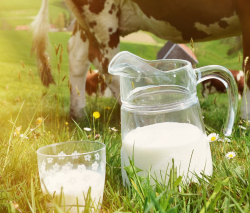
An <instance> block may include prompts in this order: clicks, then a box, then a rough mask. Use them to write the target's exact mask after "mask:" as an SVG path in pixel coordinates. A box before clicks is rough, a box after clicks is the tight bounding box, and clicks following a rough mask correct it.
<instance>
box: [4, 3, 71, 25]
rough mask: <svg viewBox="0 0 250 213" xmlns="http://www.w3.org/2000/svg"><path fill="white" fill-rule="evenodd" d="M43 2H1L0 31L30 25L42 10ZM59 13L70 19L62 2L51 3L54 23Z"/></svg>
mask: <svg viewBox="0 0 250 213" xmlns="http://www.w3.org/2000/svg"><path fill="white" fill-rule="evenodd" d="M41 3H42V1H41V0H39V1H37V0H35V1H29V0H23V1H18V0H10V1H1V2H0V29H2V28H3V29H15V27H16V26H18V25H29V24H30V23H31V22H32V20H33V17H35V16H36V15H37V13H38V11H39V9H40V6H41ZM59 13H64V14H65V15H66V17H67V18H69V10H68V9H67V7H66V5H65V3H64V2H63V1H60V0H50V1H49V15H50V20H51V21H52V23H53V22H54V21H55V19H56V18H57V17H58V14H59Z"/></svg>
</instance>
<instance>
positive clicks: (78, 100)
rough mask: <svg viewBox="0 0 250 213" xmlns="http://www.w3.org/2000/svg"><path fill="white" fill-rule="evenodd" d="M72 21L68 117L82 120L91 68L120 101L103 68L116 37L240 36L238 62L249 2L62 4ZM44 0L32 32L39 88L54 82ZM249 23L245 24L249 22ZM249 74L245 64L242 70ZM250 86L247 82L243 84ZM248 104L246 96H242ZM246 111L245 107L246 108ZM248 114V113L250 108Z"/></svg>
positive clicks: (247, 49) (182, 39) (73, 0)
mask: <svg viewBox="0 0 250 213" xmlns="http://www.w3.org/2000/svg"><path fill="white" fill-rule="evenodd" d="M65 3H66V4H67V6H68V8H69V9H70V10H71V11H72V12H73V13H74V15H75V17H76V24H75V27H74V30H73V33H72V36H71V38H70V39H69V42H68V48H67V49H68V55H69V81H70V84H71V85H72V87H71V88H72V89H71V94H70V115H71V117H73V118H81V117H82V115H83V108H84V106H85V97H84V94H85V81H86V76H87V71H88V69H89V66H90V64H91V63H92V64H94V66H95V67H96V68H97V69H98V70H99V72H100V74H101V76H104V77H105V82H106V83H107V85H108V87H109V88H110V90H111V91H112V92H113V94H114V96H115V97H116V98H118V97H119V93H120V91H119V77H118V76H113V78H112V81H111V76H110V74H109V73H108V64H109V62H110V61H111V59H112V58H113V56H114V55H115V54H117V53H118V52H119V42H120V40H119V37H120V36H125V35H127V34H129V33H132V32H136V31H138V30H144V31H148V32H151V33H153V34H154V35H156V36H158V37H160V38H162V39H165V40H171V41H172V42H174V43H188V42H189V41H190V39H191V38H192V39H193V40H194V42H199V41H210V40H215V39H221V38H225V37H230V36H238V35H241V34H242V43H243V57H244V58H246V57H247V56H249V55H250V39H249V37H250V13H249V11H250V1H247V0H219V1H218V0H174V1H173V0H155V1H152V0H65ZM48 20H49V19H48V0H43V2H42V7H41V9H40V11H39V13H38V15H37V16H36V18H35V20H34V22H33V23H32V27H33V47H32V49H33V51H34V52H35V53H36V55H37V58H38V61H39V63H38V64H39V67H40V76H41V80H42V82H43V84H44V85H45V86H49V84H51V83H54V79H53V77H52V75H51V71H50V65H49V62H48V55H47V53H46V48H47V43H48V37H47V30H48ZM248 22H249V23H248ZM244 68H245V69H246V70H249V69H250V64H249V63H246V66H244ZM247 86H248V87H250V80H248V81H247ZM77 88H78V89H79V92H80V93H81V94H83V95H81V96H79V95H78V91H77ZM247 95H248V96H249V99H250V92H249V90H248V91H247ZM245 107H246V106H245ZM249 111H250V108H249Z"/></svg>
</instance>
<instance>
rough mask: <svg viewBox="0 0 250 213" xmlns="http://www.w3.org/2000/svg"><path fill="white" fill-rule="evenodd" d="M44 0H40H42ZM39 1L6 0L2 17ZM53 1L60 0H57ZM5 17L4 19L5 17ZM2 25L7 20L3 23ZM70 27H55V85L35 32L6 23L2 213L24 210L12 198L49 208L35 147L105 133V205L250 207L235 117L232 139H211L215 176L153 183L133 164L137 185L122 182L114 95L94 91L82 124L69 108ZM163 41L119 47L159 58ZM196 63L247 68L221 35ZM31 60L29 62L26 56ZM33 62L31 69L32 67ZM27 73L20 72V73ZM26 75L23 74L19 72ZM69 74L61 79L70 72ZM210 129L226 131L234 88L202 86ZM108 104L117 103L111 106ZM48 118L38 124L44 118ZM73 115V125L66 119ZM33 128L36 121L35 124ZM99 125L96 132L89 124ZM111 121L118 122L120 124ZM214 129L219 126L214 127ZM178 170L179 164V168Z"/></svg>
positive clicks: (123, 208)
mask: <svg viewBox="0 0 250 213" xmlns="http://www.w3.org/2000/svg"><path fill="white" fill-rule="evenodd" d="M39 2H40V1H39ZM59 3H60V2H59V1H56V0H50V8H51V9H50V15H51V16H52V18H53V17H54V18H56V17H57V15H58V13H61V12H64V11H66V10H65V8H64V6H62V5H61V4H59ZM39 4H40V3H37V2H33V1H27V0H24V1H16V0H12V1H2V2H1V3H0V8H1V9H0V10H1V11H0V23H1V20H2V19H1V18H5V19H6V18H11V17H15V16H20V17H21V18H20V20H18V19H10V20H9V19H6V20H8V24H10V26H11V27H12V28H13V27H14V26H16V25H19V24H21V23H22V22H23V24H28V23H29V22H30V20H29V19H26V18H25V17H27V16H34V15H36V14H37V12H38V10H39V7H40V5H39ZM53 5H54V6H53ZM0 25H1V24H0ZM0 28H1V26H0ZM69 37H70V34H68V33H49V38H50V43H51V49H50V55H51V62H52V68H53V75H54V77H55V80H56V82H57V85H56V86H51V87H50V88H44V87H43V86H42V84H41V82H40V79H39V76H38V72H37V69H36V62H35V57H32V56H31V54H30V49H31V39H30V38H31V34H30V33H29V32H16V31H11V30H1V31H0V74H1V78H0V127H1V128H0V129H1V134H0V165H1V166H0V213H6V212H12V213H14V212H18V210H15V209H14V206H13V203H18V205H19V210H20V211H21V212H23V213H26V212H27V213H28V212H29V213H30V212H45V196H43V194H42V192H41V187H40V180H39V174H38V169H37V160H36V158H37V155H36V150H37V149H38V148H40V147H42V146H44V145H47V144H53V143H57V142H60V141H68V140H71V141H72V140H99V141H101V142H103V143H105V144H106V146H107V155H106V157H107V169H106V182H105V191H104V200H103V203H102V212H169V213H170V212H183V213H184V212H185V213H189V212H190V213H195V212H197V213H202V212H208V213H209V212H223V213H224V212H249V196H250V188H249V187H250V186H249V182H250V169H249V163H250V158H249V147H250V137H249V129H247V130H243V129H241V128H239V125H243V126H246V124H245V123H244V122H243V121H241V120H240V119H239V116H238V117H237V119H236V122H235V126H234V131H233V135H232V137H231V140H232V142H231V143H223V142H214V143H210V147H211V151H212V158H213V168H214V172H213V176H212V177H204V178H200V179H199V182H198V183H190V184H188V185H187V184H184V183H182V182H181V181H180V178H178V177H176V176H175V175H174V173H173V175H172V178H171V182H170V183H171V184H170V183H169V184H170V185H168V186H166V185H161V184H159V183H156V185H155V186H153V187H152V186H149V179H145V180H144V181H142V179H141V178H139V177H137V175H136V172H134V171H136V169H135V168H134V167H128V168H127V171H128V173H129V177H130V178H131V187H127V188H125V187H124V186H123V185H122V177H121V163H120V147H121V144H122V143H121V132H120V128H121V127H120V106H119V105H118V104H117V102H116V100H115V99H113V98H103V97H95V96H94V97H88V96H87V106H86V108H85V110H86V114H87V118H86V119H85V120H84V121H81V122H79V127H80V129H79V128H78V127H77V126H76V124H75V123H74V122H72V121H71V120H70V118H69V116H68V114H69V88H68V83H67V82H68V59H67V51H66V49H67V41H68V39H69ZM154 39H155V40H156V41H157V42H158V45H146V44H135V43H129V42H124V43H121V46H120V49H121V50H127V51H130V52H132V53H134V54H136V55H138V56H140V57H142V58H145V59H148V60H154V59H155V58H156V54H157V52H158V51H159V49H160V47H161V45H163V44H164V41H163V40H161V39H157V38H154ZM59 43H62V44H63V53H62V54H63V62H62V66H61V71H60V73H59V72H58V70H57V69H56V64H57V58H56V56H55V54H54V45H55V44H56V45H58V44H59ZM195 47H196V55H197V57H198V60H199V64H198V65H197V66H206V65H210V64H219V65H223V66H225V67H227V68H230V69H241V65H240V64H239V62H238V56H237V55H236V54H235V55H233V56H227V55H226V52H227V50H228V49H229V48H230V46H229V45H226V44H222V43H221V42H220V41H213V42H206V43H197V44H195ZM20 61H22V62H23V64H24V67H22V65H21V62H20ZM30 69H31V75H30ZM19 73H20V75H19ZM19 76H20V77H21V78H19ZM64 76H66V79H65V80H64V81H63V82H62V79H63V77H64ZM198 96H199V98H200V105H201V108H202V111H203V116H204V121H205V124H206V126H207V129H206V130H207V131H208V133H210V131H217V132H218V133H219V134H220V135H221V136H222V133H221V129H222V128H223V123H224V118H225V116H226V112H227V111H226V110H227V101H228V100H227V95H225V94H215V95H210V96H209V98H208V99H203V98H202V97H201V95H200V88H199V89H198ZM105 107H111V109H110V110H108V109H107V108H106V109H105ZM94 111H99V112H100V114H101V117H100V118H99V119H97V120H95V122H93V117H92V113H93V112H94ZM39 117H42V118H44V119H45V120H44V122H43V123H42V124H41V125H40V126H38V127H37V126H36V120H37V118H39ZM66 122H69V125H66ZM20 126H22V128H21V130H20V133H21V134H25V135H27V137H28V138H29V140H26V139H24V138H20V137H14V136H13V133H14V131H15V129H16V127H20ZM36 127H37V129H36V130H35V131H31V130H30V128H33V129H34V128H36ZM84 127H90V128H92V129H94V128H95V129H96V132H95V133H98V134H100V138H98V139H95V138H94V137H95V135H94V132H93V131H91V132H85V131H83V130H82V129H83V128H84ZM109 127H115V128H116V129H118V130H119V131H118V132H114V131H112V130H110V129H109ZM212 129H215V130H212ZM229 151H234V152H236V157H234V158H233V159H230V160H228V159H227V158H226V157H225V154H226V153H227V152H229ZM173 171H174V169H173Z"/></svg>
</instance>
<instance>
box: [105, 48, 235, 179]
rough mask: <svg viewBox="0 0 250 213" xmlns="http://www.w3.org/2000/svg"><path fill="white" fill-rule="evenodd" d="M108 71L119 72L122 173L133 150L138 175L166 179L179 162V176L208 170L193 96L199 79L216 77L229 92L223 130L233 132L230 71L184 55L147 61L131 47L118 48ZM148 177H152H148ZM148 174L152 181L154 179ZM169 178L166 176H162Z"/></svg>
mask: <svg viewBox="0 0 250 213" xmlns="http://www.w3.org/2000/svg"><path fill="white" fill-rule="evenodd" d="M109 73H110V74H113V75H120V95H121V102H122V106H121V131H122V132H121V133H122V148H121V163H122V165H121V166H122V176H123V181H124V184H125V183H129V182H128V180H127V175H126V172H125V170H124V169H123V167H124V166H128V165H129V158H130V159H132V155H134V164H135V166H136V167H138V168H140V169H142V170H143V171H141V172H139V173H138V174H139V175H142V176H147V175H148V172H149V171H150V174H151V176H153V179H154V178H157V180H158V182H162V181H163V180H164V181H168V176H169V171H170V168H172V162H173V161H172V159H174V166H175V167H177V175H178V176H179V175H181V176H184V178H183V180H184V179H185V180H186V181H188V182H189V181H196V180H197V179H196V175H198V176H200V175H201V173H204V174H206V175H209V176H210V175H212V172H213V167H212V158H211V151H210V146H209V141H208V140H207V135H206V132H205V128H204V123H203V118H202V114H201V110H200V104H199V100H198V97H197V89H196V86H197V84H198V83H200V82H202V81H204V80H207V79H210V78H215V79H218V80H220V81H221V82H222V83H223V84H224V85H225V87H226V90H227V93H228V97H229V107H228V115H227V118H226V122H225V125H224V126H225V127H224V130H223V132H224V134H225V135H226V136H229V135H231V133H232V128H233V123H234V119H235V115H236V111H237V104H238V95H237V94H238V92H237V90H238V89H237V86H236V82H235V80H234V77H233V75H232V74H231V72H230V71H229V70H228V69H226V68H224V67H222V66H217V65H211V66H206V67H201V68H198V69H193V68H192V65H191V63H190V62H188V61H185V60H179V59H176V60H173V59H171V60H155V61H147V60H144V59H142V58H140V57H138V56H136V55H133V54H131V53H129V52H120V53H118V54H117V55H116V56H115V57H114V58H113V59H112V60H111V62H110V64H109ZM151 179H152V178H151ZM153 179H152V182H151V183H154V181H153ZM166 183H167V182H166Z"/></svg>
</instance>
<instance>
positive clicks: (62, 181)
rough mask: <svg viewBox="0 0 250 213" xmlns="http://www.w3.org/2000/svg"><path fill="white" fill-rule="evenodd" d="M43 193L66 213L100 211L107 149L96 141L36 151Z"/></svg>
mask: <svg viewBox="0 0 250 213" xmlns="http://www.w3.org/2000/svg"><path fill="white" fill-rule="evenodd" d="M37 161H38V170H39V176H40V182H41V187H42V191H43V193H44V194H49V195H51V196H52V197H54V201H55V202H56V204H57V205H59V206H60V207H61V208H62V210H64V211H65V212H66V211H67V210H70V212H71V213H77V212H78V210H79V212H82V211H83V210H84V209H85V204H86V205H88V206H90V208H91V211H92V212H96V211H97V210H98V209H100V205H101V203H102V199H103V190H104V182H105V169H106V146H105V144H103V143H101V142H94V141H69V142H62V143H56V144H52V145H48V146H44V147H41V148H40V149H38V150H37ZM50 205H51V204H48V205H47V207H49V206H50Z"/></svg>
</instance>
